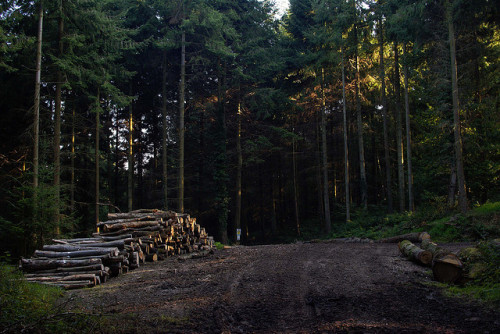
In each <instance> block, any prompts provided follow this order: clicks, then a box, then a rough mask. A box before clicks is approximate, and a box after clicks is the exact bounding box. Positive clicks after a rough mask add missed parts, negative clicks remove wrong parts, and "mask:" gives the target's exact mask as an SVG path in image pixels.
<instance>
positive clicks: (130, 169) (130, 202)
mask: <svg viewBox="0 0 500 334" xmlns="http://www.w3.org/2000/svg"><path fill="white" fill-rule="evenodd" d="M129 94H130V95H132V82H131V83H130V88H129ZM132 103H133V102H130V105H129V107H128V154H127V162H128V178H127V196H128V197H127V203H128V205H127V206H128V211H132V210H133V198H134V138H133V132H134V109H133V107H132Z"/></svg>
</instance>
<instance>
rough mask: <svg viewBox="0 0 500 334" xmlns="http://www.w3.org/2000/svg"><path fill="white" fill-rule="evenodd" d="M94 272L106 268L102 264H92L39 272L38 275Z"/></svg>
mask: <svg viewBox="0 0 500 334" xmlns="http://www.w3.org/2000/svg"><path fill="white" fill-rule="evenodd" d="M93 270H104V266H103V265H102V264H92V265H89V266H81V267H69V268H56V269H49V270H38V271H37V273H40V274H43V273H66V272H85V271H93Z"/></svg>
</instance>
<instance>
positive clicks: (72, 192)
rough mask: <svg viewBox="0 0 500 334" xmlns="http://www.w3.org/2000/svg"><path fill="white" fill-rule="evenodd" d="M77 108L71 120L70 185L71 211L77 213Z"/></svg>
mask: <svg viewBox="0 0 500 334" xmlns="http://www.w3.org/2000/svg"><path fill="white" fill-rule="evenodd" d="M75 128H76V107H73V117H72V118H71V183H70V206H69V207H70V211H71V213H74V211H75V144H76V143H75V142H76V129H75Z"/></svg>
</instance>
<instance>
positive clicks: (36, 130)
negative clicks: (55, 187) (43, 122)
mask: <svg viewBox="0 0 500 334" xmlns="http://www.w3.org/2000/svg"><path fill="white" fill-rule="evenodd" d="M42 39H43V1H41V0H40V7H39V9H38V36H37V44H36V75H35V101H34V109H33V114H34V119H33V188H34V190H35V191H34V195H35V196H34V197H33V199H34V203H35V205H36V190H37V188H38V164H39V163H38V149H39V141H40V84H41V72H42Z"/></svg>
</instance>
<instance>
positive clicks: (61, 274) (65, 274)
mask: <svg viewBox="0 0 500 334" xmlns="http://www.w3.org/2000/svg"><path fill="white" fill-rule="evenodd" d="M74 275H94V276H104V275H107V273H106V272H105V271H104V270H94V271H81V272H80V271H68V272H53V273H50V272H44V273H41V272H36V273H34V274H24V277H25V278H27V279H28V278H37V277H68V276H74Z"/></svg>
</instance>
